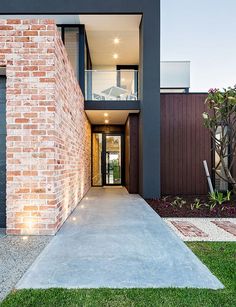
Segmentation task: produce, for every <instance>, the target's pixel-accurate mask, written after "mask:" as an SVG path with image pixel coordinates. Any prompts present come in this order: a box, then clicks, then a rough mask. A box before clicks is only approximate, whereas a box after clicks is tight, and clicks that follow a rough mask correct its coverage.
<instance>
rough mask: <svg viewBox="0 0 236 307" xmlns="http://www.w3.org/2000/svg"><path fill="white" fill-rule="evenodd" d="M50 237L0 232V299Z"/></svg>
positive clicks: (11, 287) (13, 284)
mask: <svg viewBox="0 0 236 307" xmlns="http://www.w3.org/2000/svg"><path fill="white" fill-rule="evenodd" d="M51 238H52V237H50V236H27V237H22V236H4V235H3V233H1V235H0V301H1V300H3V299H4V298H5V296H6V295H7V294H8V293H9V292H10V291H11V290H12V289H13V288H14V286H15V284H16V283H17V282H18V281H19V279H20V278H21V277H22V275H23V273H24V272H25V271H26V270H27V269H28V267H29V266H30V265H31V264H32V262H33V261H34V260H35V258H36V257H37V256H38V255H39V254H40V252H41V251H42V250H43V249H44V247H45V246H46V245H47V244H48V243H49V241H50V240H51Z"/></svg>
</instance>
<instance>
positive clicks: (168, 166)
mask: <svg viewBox="0 0 236 307" xmlns="http://www.w3.org/2000/svg"><path fill="white" fill-rule="evenodd" d="M206 96H207V94H161V193H162V195H198V194H199V195H201V194H207V193H208V187H207V181H206V177H205V173H204V168H203V160H207V162H208V166H209V169H211V167H212V165H211V163H212V162H211V161H212V157H211V155H212V151H211V138H210V134H209V132H208V130H207V129H206V128H205V127H204V125H203V120H202V113H203V112H204V111H205V110H206V105H205V104H204V101H205V99H206Z"/></svg>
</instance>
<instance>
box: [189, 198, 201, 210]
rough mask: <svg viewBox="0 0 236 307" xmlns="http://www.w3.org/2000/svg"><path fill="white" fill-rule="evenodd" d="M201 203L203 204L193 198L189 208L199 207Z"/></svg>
mask: <svg viewBox="0 0 236 307" xmlns="http://www.w3.org/2000/svg"><path fill="white" fill-rule="evenodd" d="M202 205H203V204H202V203H201V200H200V199H198V198H196V199H195V200H194V202H193V203H192V204H191V205H190V208H191V210H194V209H200V208H201V206H202Z"/></svg>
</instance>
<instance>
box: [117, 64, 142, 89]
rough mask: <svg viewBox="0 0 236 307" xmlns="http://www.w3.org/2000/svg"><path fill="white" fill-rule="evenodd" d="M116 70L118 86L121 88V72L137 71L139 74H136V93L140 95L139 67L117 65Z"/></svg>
mask: <svg viewBox="0 0 236 307" xmlns="http://www.w3.org/2000/svg"><path fill="white" fill-rule="evenodd" d="M116 70H117V80H116V83H117V86H118V87H120V86H121V85H120V83H121V75H120V71H121V70H134V71H137V74H134V92H137V93H138V87H139V84H138V78H139V76H138V74H139V65H116Z"/></svg>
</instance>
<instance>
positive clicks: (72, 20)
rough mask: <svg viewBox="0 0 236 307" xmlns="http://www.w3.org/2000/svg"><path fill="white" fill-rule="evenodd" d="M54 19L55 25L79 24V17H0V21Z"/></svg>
mask: <svg viewBox="0 0 236 307" xmlns="http://www.w3.org/2000/svg"><path fill="white" fill-rule="evenodd" d="M12 18H14V19H15V18H18V19H54V20H55V21H56V23H57V24H79V23H80V21H79V15H0V19H12Z"/></svg>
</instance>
